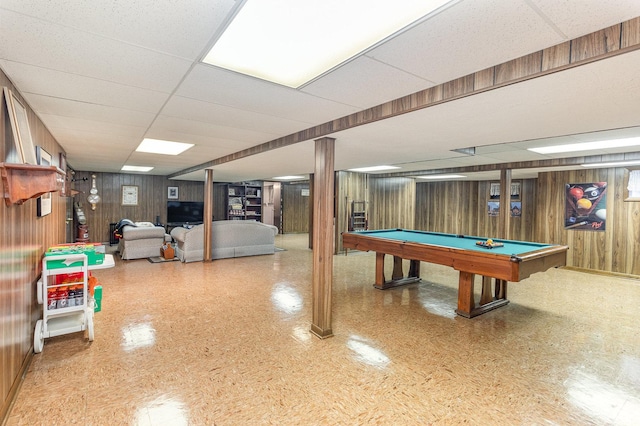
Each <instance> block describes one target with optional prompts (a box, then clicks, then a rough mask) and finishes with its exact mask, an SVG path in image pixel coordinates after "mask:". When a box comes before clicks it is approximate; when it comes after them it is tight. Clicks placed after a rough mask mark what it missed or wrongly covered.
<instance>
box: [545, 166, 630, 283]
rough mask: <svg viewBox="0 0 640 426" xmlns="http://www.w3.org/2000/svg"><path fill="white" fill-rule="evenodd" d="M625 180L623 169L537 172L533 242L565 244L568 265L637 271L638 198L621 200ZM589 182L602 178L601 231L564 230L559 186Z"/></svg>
mask: <svg viewBox="0 0 640 426" xmlns="http://www.w3.org/2000/svg"><path fill="white" fill-rule="evenodd" d="M627 179H628V172H627V171H626V169H624V168H608V169H586V170H574V171H565V172H549V173H541V174H540V176H539V178H538V197H537V200H536V207H537V209H536V210H537V216H536V221H535V225H534V228H535V230H536V235H537V238H538V240H540V241H548V242H553V243H557V244H566V245H568V246H569V252H568V256H567V265H568V266H574V267H577V268H584V269H594V270H598V271H605V272H615V273H622V274H632V275H640V202H626V201H624V199H625V196H626V193H627V189H626V185H627ZM592 182H607V194H606V195H607V221H606V230H605V231H585V230H575V229H565V228H564V214H565V185H566V184H572V183H592Z"/></svg>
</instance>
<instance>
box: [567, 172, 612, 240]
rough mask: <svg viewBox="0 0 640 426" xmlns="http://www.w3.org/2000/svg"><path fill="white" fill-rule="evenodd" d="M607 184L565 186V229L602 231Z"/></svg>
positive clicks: (603, 227)
mask: <svg viewBox="0 0 640 426" xmlns="http://www.w3.org/2000/svg"><path fill="white" fill-rule="evenodd" d="M606 193H607V183H606V182H591V183H569V184H567V185H566V209H565V210H566V211H565V222H564V227H565V229H576V230H588V231H604V230H605V228H606V226H605V225H606V222H607V208H606V207H607V196H606Z"/></svg>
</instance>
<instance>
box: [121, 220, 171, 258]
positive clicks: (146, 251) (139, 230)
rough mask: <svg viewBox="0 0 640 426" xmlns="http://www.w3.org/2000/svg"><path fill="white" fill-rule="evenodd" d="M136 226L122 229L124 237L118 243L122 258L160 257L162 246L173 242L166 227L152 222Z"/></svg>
mask: <svg viewBox="0 0 640 426" xmlns="http://www.w3.org/2000/svg"><path fill="white" fill-rule="evenodd" d="M134 225H135V226H134ZM134 225H125V226H123V227H122V230H121V234H122V237H121V238H120V241H119V242H118V251H120V257H121V258H122V259H125V260H130V259H143V258H148V257H153V256H160V247H162V244H164V242H165V241H170V240H171V239H170V238H169V235H167V234H166V232H165V229H164V227H162V226H155V225H154V224H153V223H150V222H136V223H135V224H134Z"/></svg>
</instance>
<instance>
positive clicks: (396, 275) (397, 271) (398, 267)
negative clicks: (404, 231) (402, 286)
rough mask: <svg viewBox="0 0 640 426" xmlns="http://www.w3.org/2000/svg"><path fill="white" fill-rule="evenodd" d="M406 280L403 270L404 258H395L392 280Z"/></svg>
mask: <svg viewBox="0 0 640 426" xmlns="http://www.w3.org/2000/svg"><path fill="white" fill-rule="evenodd" d="M401 278H404V271H403V270H402V258H401V257H399V256H393V272H392V273H391V279H392V280H399V279H401Z"/></svg>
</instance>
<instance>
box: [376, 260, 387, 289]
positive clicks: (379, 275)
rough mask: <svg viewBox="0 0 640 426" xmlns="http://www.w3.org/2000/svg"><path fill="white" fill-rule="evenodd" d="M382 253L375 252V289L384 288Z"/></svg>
mask: <svg viewBox="0 0 640 426" xmlns="http://www.w3.org/2000/svg"><path fill="white" fill-rule="evenodd" d="M384 282H385V278H384V253H379V252H376V283H375V286H376V287H377V288H384Z"/></svg>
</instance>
